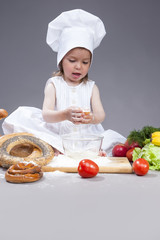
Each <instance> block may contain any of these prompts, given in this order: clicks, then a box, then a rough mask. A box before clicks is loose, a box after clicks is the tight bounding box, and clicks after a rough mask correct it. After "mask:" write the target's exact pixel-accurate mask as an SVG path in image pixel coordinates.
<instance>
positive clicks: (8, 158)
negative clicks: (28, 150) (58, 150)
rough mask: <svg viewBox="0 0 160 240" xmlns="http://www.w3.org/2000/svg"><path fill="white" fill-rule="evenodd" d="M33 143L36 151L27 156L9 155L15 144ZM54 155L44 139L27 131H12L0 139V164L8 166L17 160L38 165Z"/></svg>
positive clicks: (17, 161)
mask: <svg viewBox="0 0 160 240" xmlns="http://www.w3.org/2000/svg"><path fill="white" fill-rule="evenodd" d="M23 144H24V145H26V144H31V145H33V147H34V149H37V150H36V152H34V153H33V154H30V155H29V156H27V157H20V156H13V155H11V152H12V149H13V148H14V147H16V146H17V145H21V146H23ZM53 157H54V150H53V148H52V147H51V146H50V145H49V144H48V143H46V142H45V141H43V140H41V139H39V138H37V137H35V136H33V135H32V134H30V133H29V134H28V133H13V134H8V135H5V136H4V137H2V138H1V139H0V165H1V166H2V167H4V168H8V167H10V166H11V165H13V164H17V163H19V162H34V163H35V164H36V165H38V166H44V165H46V164H47V163H49V162H50V161H51V160H52V159H53Z"/></svg>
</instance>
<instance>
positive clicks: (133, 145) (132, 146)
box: [124, 140, 140, 150]
mask: <svg viewBox="0 0 160 240" xmlns="http://www.w3.org/2000/svg"><path fill="white" fill-rule="evenodd" d="M124 145H125V146H126V147H127V148H128V150H129V149H131V148H134V147H139V148H140V146H139V144H138V142H132V143H131V144H129V142H128V140H126V142H125V144H124Z"/></svg>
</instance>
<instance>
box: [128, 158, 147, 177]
mask: <svg viewBox="0 0 160 240" xmlns="http://www.w3.org/2000/svg"><path fill="white" fill-rule="evenodd" d="M132 166H133V170H134V172H135V173H136V174H137V175H138V176H143V175H145V174H147V172H148V170H149V163H148V162H147V160H145V159H144V158H138V159H137V160H136V161H135V162H134V163H133V165H132Z"/></svg>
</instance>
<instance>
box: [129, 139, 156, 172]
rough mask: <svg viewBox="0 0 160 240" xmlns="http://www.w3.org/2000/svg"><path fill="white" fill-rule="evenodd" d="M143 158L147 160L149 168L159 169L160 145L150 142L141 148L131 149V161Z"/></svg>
mask: <svg viewBox="0 0 160 240" xmlns="http://www.w3.org/2000/svg"><path fill="white" fill-rule="evenodd" d="M138 158H144V159H146V160H147V161H148V162H149V169H150V170H159V171H160V147H158V146H155V145H154V144H152V143H147V144H146V145H145V146H144V147H143V148H142V149H140V148H135V149H134V151H133V161H135V160H136V159H138Z"/></svg>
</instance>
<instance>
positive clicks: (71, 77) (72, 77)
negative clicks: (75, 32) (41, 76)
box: [62, 48, 91, 86]
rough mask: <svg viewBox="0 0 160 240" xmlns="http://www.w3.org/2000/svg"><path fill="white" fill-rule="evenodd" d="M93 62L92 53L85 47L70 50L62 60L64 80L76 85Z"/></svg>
mask: <svg viewBox="0 0 160 240" xmlns="http://www.w3.org/2000/svg"><path fill="white" fill-rule="evenodd" d="M90 63H91V53H90V51H89V50H87V49H85V48H74V49H72V50H70V51H69V52H68V53H67V54H66V55H65V56H64V58H63V60H62V68H63V72H64V80H65V81H66V82H67V83H68V84H69V85H73V86H76V85H78V84H79V83H80V82H81V80H82V78H84V77H85V76H86V75H87V73H88V70H89V67H90Z"/></svg>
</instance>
